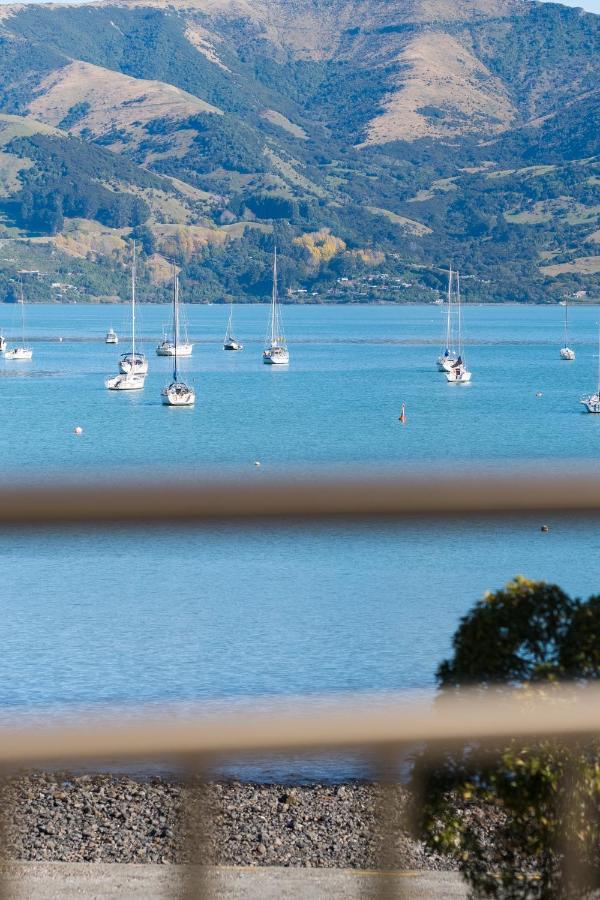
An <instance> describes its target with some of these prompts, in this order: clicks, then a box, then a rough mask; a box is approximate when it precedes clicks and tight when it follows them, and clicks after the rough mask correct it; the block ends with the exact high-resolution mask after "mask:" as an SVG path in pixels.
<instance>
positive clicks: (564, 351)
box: [560, 347, 575, 360]
mask: <svg viewBox="0 0 600 900" xmlns="http://www.w3.org/2000/svg"><path fill="white" fill-rule="evenodd" d="M560 358H561V359H566V360H574V359H575V351H574V350H571V348H570V347H562V348H561V351H560Z"/></svg>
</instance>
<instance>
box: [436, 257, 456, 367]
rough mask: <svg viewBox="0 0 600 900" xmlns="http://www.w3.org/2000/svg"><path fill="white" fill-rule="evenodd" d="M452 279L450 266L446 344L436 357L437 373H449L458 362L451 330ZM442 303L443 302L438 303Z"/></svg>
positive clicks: (452, 274)
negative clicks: (440, 353)
mask: <svg viewBox="0 0 600 900" xmlns="http://www.w3.org/2000/svg"><path fill="white" fill-rule="evenodd" d="M453 277H454V273H453V272H452V266H450V271H449V273H448V297H447V300H446V305H447V307H448V312H447V313H446V343H445V346H444V352H443V353H442V355H441V356H438V360H437V368H438V372H449V371H450V370H451V368H452V366H455V365H456V362H457V360H458V353H457V352H456V350H455V349H453V347H454V330H453V321H452V279H453ZM440 303H443V301H440Z"/></svg>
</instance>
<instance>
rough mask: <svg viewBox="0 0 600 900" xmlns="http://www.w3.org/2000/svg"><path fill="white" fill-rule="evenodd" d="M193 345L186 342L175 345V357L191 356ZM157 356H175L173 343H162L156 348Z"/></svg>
mask: <svg viewBox="0 0 600 900" xmlns="http://www.w3.org/2000/svg"><path fill="white" fill-rule="evenodd" d="M193 350H194V345H193V344H190V343H189V342H188V341H184V342H183V343H182V344H177V356H191V355H192V352H193ZM156 355H157V356H175V344H174V343H173V341H162V342H161V343H160V344H159V345H158V347H157V348H156Z"/></svg>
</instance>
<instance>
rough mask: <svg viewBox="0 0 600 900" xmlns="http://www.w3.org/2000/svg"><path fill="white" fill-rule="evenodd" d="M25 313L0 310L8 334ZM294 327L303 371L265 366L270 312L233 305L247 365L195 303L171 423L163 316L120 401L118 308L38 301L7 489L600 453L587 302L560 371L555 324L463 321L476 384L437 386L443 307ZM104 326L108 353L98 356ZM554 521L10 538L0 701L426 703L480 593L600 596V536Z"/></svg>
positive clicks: (344, 313)
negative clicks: (295, 698) (183, 384)
mask: <svg viewBox="0 0 600 900" xmlns="http://www.w3.org/2000/svg"><path fill="white" fill-rule="evenodd" d="M17 312H18V310H17V309H16V308H12V307H4V308H3V312H2V316H3V321H2V322H1V323H0V324H2V325H3V326H4V332H5V334H6V336H7V337H8V338H9V340H10V338H11V337H12V336H13V334H14V331H13V334H11V327H10V326H11V318H12V317H13V316H15V320H16V313H17ZM283 314H284V319H285V324H286V330H287V334H288V339H289V345H290V351H291V365H290V367H289V371H288V370H284V369H277V368H270V367H266V366H263V365H262V363H261V349H262V337H263V335H264V331H265V326H266V320H267V308H266V307H264V306H242V307H238V308H236V310H235V314H234V331H235V333H236V335H237V336H239V338H240V339H241V340H242V341H243V342H244V344H245V348H246V349H245V350H244V352H243V353H224V352H223V350H222V347H221V344H222V336H223V333H224V330H225V325H226V318H227V310H226V308H225V307H223V306H216V305H215V306H202V307H193V308H191V309H188V311H187V315H188V318H189V324H190V335H191V337H192V339H193V340H194V342H195V343H196V347H195V350H194V355H193V357H192V358H191V359H190V360H185V361H184V362H183V363H182V369H183V371H184V373H185V377H186V378H188V379H189V380H190V381H191V382H192V383H193V384H194V386H195V387H196V391H197V395H198V402H197V406H196V408H195V409H193V410H192V409H181V410H177V409H168V408H164V407H162V406H161V403H160V391H161V388H162V387H163V386H164V385H165V384H166V383H167V381H168V379H169V366H170V361H169V360H168V359H158V358H157V357H155V356H154V345H155V344H156V342H157V341H158V338H159V337H160V333H161V327H162V324H163V322H165V321H167V320H168V311H167V309H166V308H160V307H156V306H142V308H141V311H140V319H141V322H140V328H141V331H142V333H143V334H144V335H146V336H147V337H148V340H147V342H146V351H147V352H148V353H149V357H150V374H149V376H148V379H147V381H146V388H145V390H144V391H143V392H140V393H137V392H136V393H134V394H112V393H110V392H108V391H106V390H105V389H104V386H103V380H104V378H105V377H106V376H108V375H110V374H113V373H114V372H116V359H117V356H118V354H119V353H120V352H124V351H125V350H126V349H128V344H127V341H126V340H125V335H126V331H127V315H128V311H127V308H126V307H106V306H84V305H72V306H29V307H27V319H28V332H29V334H30V335H31V337H32V339H33V341H32V346H33V347H34V357H33V360H32V361H31V362H22V363H17V362H12V363H9V362H2V361H1V360H0V392H1V400H2V410H3V428H2V429H1V430H0V453H1V454H2V462H3V480H4V482H5V483H9V482H11V481H14V480H17V479H22V480H25V481H30V480H31V479H32V478H43V479H44V480H48V479H53V478H58V477H64V476H65V475H69V476H75V475H77V476H83V475H86V474H96V475H98V474H99V475H101V476H102V477H103V478H107V479H112V478H114V477H117V476H118V475H119V474H121V475H122V474H123V473H125V474H136V475H143V474H150V475H151V477H153V478H161V477H163V476H162V475H161V472H166V473H168V474H169V477H179V476H185V477H190V476H191V477H196V476H197V477H205V476H211V475H215V474H217V475H219V476H220V477H224V476H227V475H228V474H229V473H235V474H236V476H237V477H241V478H247V479H249V480H250V479H252V480H255V479H263V478H268V476H269V474H272V473H278V474H280V473H281V472H282V471H283V470H284V469H285V467H288V466H293V467H294V470H295V471H300V472H303V473H306V472H307V471H308V470H310V468H311V467H312V466H314V465H319V466H323V465H329V464H343V465H346V464H350V465H352V466H353V467H354V468H355V469H358V470H359V471H364V472H366V473H373V472H377V471H378V470H381V469H382V468H383V467H390V468H391V470H392V471H399V470H404V469H405V468H406V467H409V466H411V465H415V464H420V463H423V462H425V463H430V464H435V465H440V466H443V467H444V468H445V469H453V468H457V467H467V468H468V467H469V466H472V465H473V464H475V463H477V464H479V465H482V466H486V465H488V464H490V465H497V464H498V463H503V462H506V461H515V462H516V461H518V460H525V461H528V462H530V463H531V462H537V463H539V464H540V465H544V466H546V467H549V468H550V469H551V470H552V471H557V472H558V471H562V472H564V471H567V470H569V471H573V470H574V469H576V468H577V465H578V464H580V463H581V462H582V461H586V462H589V461H591V462H592V464H593V463H594V462H595V461H596V460H597V458H598V449H599V447H600V416H590V415H586V414H585V413H584V411H583V407H582V406H580V405H579V404H578V400H579V397H580V396H581V394H582V393H585V392H590V391H592V390H594V389H595V387H596V366H597V359H596V354H597V324H596V323H597V321H598V317H599V313H598V310H597V309H596V308H588V309H583V308H581V309H580V308H577V309H574V310H573V311H572V315H571V320H572V322H571V325H572V331H571V344H572V345H573V346H574V347H575V349H576V352H577V360H576V361H575V362H573V363H567V362H562V361H561V360H560V359H559V348H560V346H561V344H562V326H563V312H562V310H561V309H560V308H559V307H556V306H554V307H519V306H503V307H500V306H496V307H489V306H488V307H477V308H475V307H467V308H466V311H465V331H466V338H467V341H468V346H467V357H468V362H469V365H470V368H471V369H472V371H473V381H472V384H471V385H468V386H460V385H459V386H456V385H448V384H447V383H446V381H445V379H444V377H443V375H441V374H439V373H438V372H437V371H436V369H435V359H436V357H437V356H438V354H439V352H440V346H439V345H440V340H441V335H442V331H443V322H442V311H441V310H440V309H439V308H437V307H435V306H411V307H396V306H360V307H348V308H344V307H324V306H300V307H284V309H283ZM111 325H112V326H113V327H114V328H115V329H116V330H117V331H118V332H119V334H120V336H121V338H122V341H121V344H120V345H119V347H118V348H115V347H111V346H106V345H105V344H104V343H103V336H104V334H105V332H106V331H107V329H108V328H109V326H111ZM12 327H13V329H14V328H16V326H15V325H14V324H13V326H12ZM60 337H62V338H63V340H62V342H59V338H60ZM540 392H541V395H542V396H541V397H540V396H538V394H539V393H540ZM403 402H405V403H406V408H407V416H408V421H407V423H406V425H401V424H400V423H399V422H398V416H399V414H400V408H401V404H402V403H403ZM76 426H81V427H82V428H83V434H82V435H81V436H76V435H74V433H73V429H74V428H75V427H76ZM257 460H258V461H260V462H261V467H260V468H258V467H256V466H255V462H256V461H257ZM549 524H550V525H551V531H550V533H549V534H542V533H541V532H540V523H539V522H519V523H513V524H507V525H502V526H499V525H498V524H489V523H488V524H486V523H479V524H477V525H476V526H465V525H464V524H463V523H461V522H457V523H455V524H450V525H445V526H444V527H439V528H434V527H428V528H424V527H412V528H399V527H383V526H381V527H376V528H375V527H373V528H368V529H366V528H365V529H352V530H349V531H346V530H344V529H342V528H341V527H335V528H334V527H332V528H328V529H326V530H324V531H315V529H313V528H310V529H304V530H302V529H292V528H282V527H273V528H268V527H264V528H261V530H260V531H254V532H251V533H248V532H243V531H240V530H228V529H212V530H211V531H210V532H184V533H174V532H169V533H154V532H152V533H149V532H145V531H143V530H140V531H139V532H136V533H133V534H132V533H126V534H124V533H120V532H118V531H112V532H103V533H96V532H95V533H91V534H89V533H85V532H81V533H76V534H74V533H68V534H59V533H57V534H53V533H48V532H44V533H39V532H35V533H28V534H5V535H3V536H2V541H1V544H0V564H1V566H2V588H1V597H2V627H1V630H0V634H1V636H2V637H1V644H0V647H1V652H0V707H1V708H2V710H3V715H4V716H7V715H10V716H11V717H12V716H14V715H15V714H17V713H22V712H24V711H25V712H27V711H29V712H31V711H33V712H35V711H36V710H39V709H41V708H48V707H49V708H52V709H64V708H65V707H67V708H68V707H70V706H75V705H76V706H79V707H80V706H84V707H93V708H94V709H102V708H104V707H105V706H106V705H110V704H123V703H130V702H133V703H137V702H139V701H143V702H158V703H161V702H164V701H182V702H183V703H188V702H192V701H195V700H208V699H215V700H216V699H222V698H243V697H249V696H252V697H254V696H265V695H267V696H272V695H277V696H280V695H284V696H285V695H291V694H315V693H316V694H322V693H327V692H339V691H368V692H371V691H379V690H385V691H389V690H401V689H405V688H425V689H427V688H430V687H431V686H432V685H433V683H434V675H435V669H436V666H437V665H438V663H439V662H440V661H441V659H443V657H444V655H445V654H447V653H448V651H449V648H450V640H451V636H452V633H453V631H454V629H455V628H456V625H457V623H458V621H459V619H460V617H461V616H462V615H464V613H465V612H466V611H467V610H468V609H469V607H470V606H471V605H472V603H473V602H474V601H475V600H476V599H477V598H478V597H480V596H481V594H482V593H483V591H484V590H486V589H490V588H494V587H498V586H500V585H501V584H503V583H504V582H506V581H507V580H508V579H509V578H510V577H512V576H513V575H515V574H517V573H522V574H526V575H529V576H530V577H544V578H546V579H552V580H557V581H559V582H560V584H561V585H563V586H564V587H565V588H567V589H568V590H571V591H573V592H579V593H581V594H587V593H591V592H594V591H597V590H598V589H599V588H600V584H599V583H598V581H597V579H596V573H595V570H594V567H593V566H592V567H590V566H587V565H582V564H581V560H584V559H593V558H596V557H597V556H598V553H599V552H600V531H599V529H598V527H597V525H596V524H595V523H590V522H585V523H577V522H567V521H561V522H551V523H549Z"/></svg>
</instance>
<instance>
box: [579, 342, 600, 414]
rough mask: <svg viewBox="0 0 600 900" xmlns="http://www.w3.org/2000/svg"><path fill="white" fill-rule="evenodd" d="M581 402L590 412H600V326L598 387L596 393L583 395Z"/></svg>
mask: <svg viewBox="0 0 600 900" xmlns="http://www.w3.org/2000/svg"><path fill="white" fill-rule="evenodd" d="M579 402H580V403H583V405H584V406H585V408H586V409H587V411H588V412H589V413H600V328H598V387H597V388H596V393H595V394H590V395H589V396H588V397H582V398H581V400H580V401H579Z"/></svg>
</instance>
